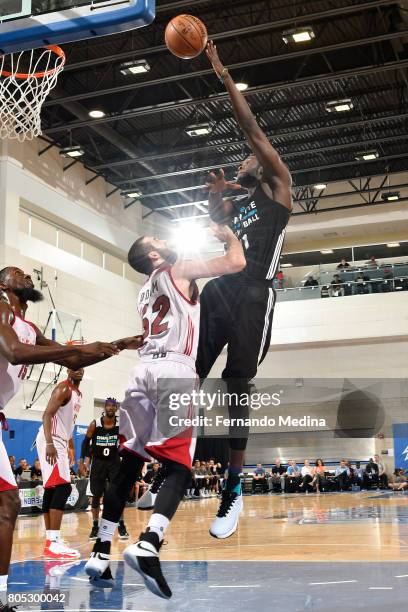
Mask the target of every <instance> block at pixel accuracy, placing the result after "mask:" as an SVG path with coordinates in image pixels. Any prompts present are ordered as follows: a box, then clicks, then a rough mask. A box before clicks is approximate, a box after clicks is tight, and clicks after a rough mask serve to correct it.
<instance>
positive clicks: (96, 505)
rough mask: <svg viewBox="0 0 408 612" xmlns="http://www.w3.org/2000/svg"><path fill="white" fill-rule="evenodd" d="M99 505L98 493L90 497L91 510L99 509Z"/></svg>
mask: <svg viewBox="0 0 408 612" xmlns="http://www.w3.org/2000/svg"><path fill="white" fill-rule="evenodd" d="M100 506H101V498H100V496H99V495H98V497H96V496H95V495H94V496H93V497H92V504H91V507H92V509H93V510H99V508H100Z"/></svg>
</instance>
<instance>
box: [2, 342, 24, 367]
mask: <svg viewBox="0 0 408 612" xmlns="http://www.w3.org/2000/svg"><path fill="white" fill-rule="evenodd" d="M6 359H7V361H8V362H9V363H10V364H11V365H13V366H16V365H21V364H22V363H23V361H24V360H23V356H22V354H21V352H20V351H19V349H18V347H17V346H10V347H9V348H8V350H7V351H6Z"/></svg>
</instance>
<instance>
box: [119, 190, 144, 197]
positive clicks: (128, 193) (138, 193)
mask: <svg viewBox="0 0 408 612" xmlns="http://www.w3.org/2000/svg"><path fill="white" fill-rule="evenodd" d="M120 195H121V196H123V197H124V198H140V196H141V195H142V192H141V191H139V190H138V189H130V190H129V191H121V192H120Z"/></svg>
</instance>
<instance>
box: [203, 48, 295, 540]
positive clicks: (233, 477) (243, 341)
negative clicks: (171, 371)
mask: <svg viewBox="0 0 408 612" xmlns="http://www.w3.org/2000/svg"><path fill="white" fill-rule="evenodd" d="M207 57H208V59H209V60H210V62H211V64H212V66H213V68H214V71H215V73H216V74H217V76H218V77H219V78H220V79H221V81H222V82H223V83H224V85H225V87H226V89H227V92H228V94H229V97H230V100H231V103H232V107H233V111H234V114H235V117H236V119H237V121H238V123H239V125H240V127H241V129H242V131H243V132H244V134H245V137H246V139H247V141H248V144H249V145H250V147H251V149H252V151H253V154H252V155H251V156H250V157H248V158H247V159H246V160H245V161H243V162H242V164H241V166H240V168H239V170H238V176H237V183H238V184H235V183H229V182H227V181H226V180H225V177H224V172H223V171H222V170H221V171H220V172H219V173H218V174H217V175H216V174H214V173H211V174H210V177H209V181H208V190H209V213H210V217H211V219H212V220H213V221H215V222H216V223H221V224H222V223H224V224H227V225H230V227H231V228H232V229H233V231H234V233H235V235H236V236H237V237H238V238H239V239H240V240H241V242H242V244H243V246H244V251H245V257H246V260H247V266H246V268H245V269H244V270H243V271H242V272H239V273H238V274H233V275H229V276H224V277H220V278H217V279H215V280H212V281H210V282H208V283H207V284H206V286H205V287H204V290H203V292H202V294H201V321H200V339H199V347H198V355H197V363H196V365H197V372H198V374H199V376H200V378H201V379H204V378H206V377H207V376H208V374H209V372H210V370H211V368H212V366H213V365H214V362H215V361H216V359H217V357H218V356H219V355H220V353H221V351H222V349H223V348H224V346H225V345H227V346H228V356H227V363H226V367H225V369H224V371H223V374H222V378H223V379H225V380H226V382H227V387H228V392H230V393H236V394H237V396H238V397H240V394H247V393H249V381H250V380H251V379H252V378H253V377H254V376H255V375H256V373H257V368H258V365H259V364H260V363H261V362H262V361H263V359H264V358H265V356H266V353H267V351H268V348H269V345H270V339H271V329H272V315H273V309H274V305H275V291H274V288H273V278H274V276H275V274H276V271H277V269H278V265H279V259H280V255H281V252H282V246H283V241H284V238H285V232H286V226H287V224H288V222H289V218H290V215H291V211H292V192H291V187H292V180H291V175H290V172H289V169H288V168H287V166H286V165H285V164H284V163H283V162H282V160H281V158H280V156H279V154H278V152H277V151H276V150H275V149H274V147H273V146H272V144H271V143H270V142H269V140H268V139H267V137H266V135H265V134H264V133H263V131H262V130H261V128H260V127H259V125H258V123H257V121H256V119H255V117H254V115H253V113H252V111H251V109H250V108H249V106H248V104H247V102H246V100H245V98H244V96H243V95H242V93H240V92H239V91H238V89H237V87H236V85H235V83H234V81H233V80H232V77H231V76H230V74H229V72H228V69H227V68H225V67H224V66H223V64H222V63H221V61H220V59H219V57H218V53H217V49H216V46H215V45H214V43H213V42H212V41H211V42H209V44H208V46H207ZM240 188H244V189H246V190H247V192H248V193H247V195H245V196H242V197H238V198H223V193H224V192H225V191H227V190H232V189H240ZM241 404H242V402H241ZM229 412H230V416H231V418H245V417H247V416H248V407H247V406H242V405H240V402H239V401H238V402H236V403H235V405H234V404H233V403H230V405H229ZM248 433H249V432H248V429H245V428H238V429H237V428H234V427H231V428H230V437H229V446H230V465H229V469H228V479H227V482H226V486H225V488H224V491H223V493H222V501H221V505H220V509H219V511H218V514H217V516H216V518H215V520H214V521H213V523H212V525H211V527H210V534H211V535H213V536H214V537H217V538H227V537H228V536H230V535H232V534H233V533H234V532H235V530H236V528H237V524H238V518H239V514H240V512H241V509H242V492H241V484H240V478H239V474H240V473H241V472H242V467H243V462H244V454H245V448H246V444H247V439H248Z"/></svg>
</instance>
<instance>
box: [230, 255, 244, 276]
mask: <svg viewBox="0 0 408 612" xmlns="http://www.w3.org/2000/svg"><path fill="white" fill-rule="evenodd" d="M230 266H231V273H232V274H235V273H236V272H242V270H244V269H245V268H246V259H245V256H244V255H237V256H236V257H234V258H233V259H232V261H231V264H230Z"/></svg>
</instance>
